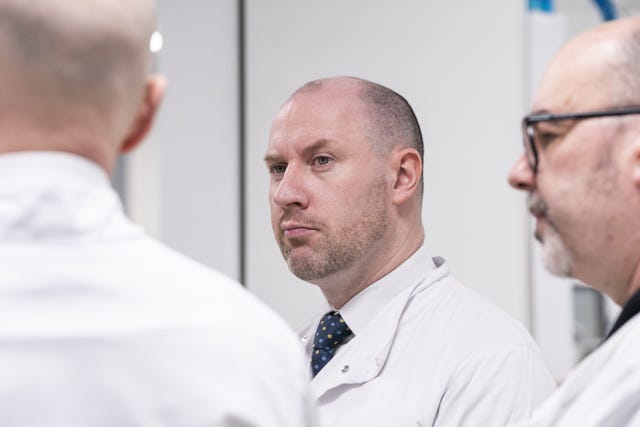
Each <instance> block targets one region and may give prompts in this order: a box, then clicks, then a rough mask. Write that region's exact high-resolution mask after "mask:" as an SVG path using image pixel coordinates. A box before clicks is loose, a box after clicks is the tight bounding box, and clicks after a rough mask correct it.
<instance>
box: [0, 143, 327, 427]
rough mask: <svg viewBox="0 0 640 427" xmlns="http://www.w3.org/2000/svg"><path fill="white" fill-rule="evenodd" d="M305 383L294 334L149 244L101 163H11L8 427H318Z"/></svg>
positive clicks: (2, 189) (1, 318)
mask: <svg viewBox="0 0 640 427" xmlns="http://www.w3.org/2000/svg"><path fill="white" fill-rule="evenodd" d="M213 197H215V196H213ZM214 220H215V219H214V218H212V221H214ZM308 378H309V374H308V370H307V367H306V365H305V364H304V355H303V352H302V349H301V348H300V344H299V342H298V340H297V339H296V337H295V334H294V333H293V332H291V331H290V330H289V329H288V327H287V326H286V325H285V324H284V322H283V321H281V320H280V319H279V318H278V317H277V316H275V315H274V314H272V312H271V311H269V310H268V309H266V308H265V307H264V306H263V305H262V304H261V303H260V302H259V301H258V300H257V299H255V298H254V297H252V296H251V295H249V294H248V293H247V292H246V291H245V290H244V289H243V288H242V287H241V286H239V285H238V284H237V283H235V282H233V281H232V280H230V279H227V278H226V277H224V276H222V275H221V274H218V273H216V272H214V271H211V270H209V269H208V268H205V267H204V266H201V265H199V264H197V263H196V262H194V261H191V260H189V259H187V258H186V257H183V256H181V255H179V254H178V253H176V252H174V251H172V250H171V249H169V248H167V247H165V246H163V245H162V244H160V243H158V242H157V241H154V240H152V239H150V238H148V237H146V236H145V235H144V233H143V232H142V230H141V229H140V228H138V227H136V226H134V225H132V224H131V223H130V222H129V221H128V220H127V219H126V218H125V216H124V215H123V212H122V208H121V205H120V202H119V199H118V197H117V194H116V193H115V192H114V191H113V190H112V189H111V187H110V184H109V180H108V178H107V176H106V175H105V174H104V172H103V171H102V170H101V169H99V168H98V167H97V166H96V165H95V164H93V163H91V162H89V161H87V160H84V159H83V158H80V157H76V156H73V155H69V154H63V153H50V152H25V153H16V154H8V155H0V420H1V421H0V424H1V425H2V426H3V427H45V426H46V427H98V426H100V427H102V426H104V427H133V426H136V427H169V426H175V427H178V426H179V427H190V426H194V427H195V426H198V427H199V426H270V427H282V426H288V427H300V426H307V425H315V423H314V422H313V421H312V417H313V416H314V415H313V414H314V409H313V408H312V404H311V403H310V402H311V400H310V399H308Z"/></svg>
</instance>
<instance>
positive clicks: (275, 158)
mask: <svg viewBox="0 0 640 427" xmlns="http://www.w3.org/2000/svg"><path fill="white" fill-rule="evenodd" d="M334 143H335V141H334V140H332V139H327V138H320V139H318V140H317V141H315V142H314V143H312V144H311V145H309V146H308V147H305V148H304V149H303V150H302V153H301V154H302V156H303V157H304V156H306V155H308V154H309V153H313V152H315V151H319V150H321V149H323V148H326V147H327V146H329V145H332V144H334ZM264 161H265V163H276V162H279V161H282V156H280V155H278V154H271V153H267V154H266V155H265V156H264Z"/></svg>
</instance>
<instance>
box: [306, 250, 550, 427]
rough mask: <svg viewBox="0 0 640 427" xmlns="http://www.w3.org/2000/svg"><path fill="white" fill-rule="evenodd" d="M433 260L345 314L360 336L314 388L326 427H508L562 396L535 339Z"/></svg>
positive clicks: (401, 272) (401, 271) (366, 294)
mask: <svg viewBox="0 0 640 427" xmlns="http://www.w3.org/2000/svg"><path fill="white" fill-rule="evenodd" d="M434 261H437V263H438V264H439V265H438V266H437V267H436V266H435V265H434ZM434 261H432V259H431V257H429V255H428V253H427V251H426V249H425V248H424V247H423V248H421V249H420V250H418V251H417V252H416V253H415V254H414V255H413V256H412V257H411V258H409V259H408V260H407V261H406V262H405V263H404V264H402V265H401V266H399V267H398V268H397V269H396V270H394V271H393V272H391V273H390V274H388V275H387V276H385V277H384V278H382V279H381V280H379V281H378V282H376V283H374V284H372V285H371V286H369V287H368V288H366V289H365V290H364V291H362V292H361V293H360V294H358V295H356V296H355V297H354V298H353V299H351V300H350V301H349V302H348V303H347V304H346V305H345V306H344V307H343V308H342V309H341V310H340V313H341V315H342V317H343V319H344V320H345V321H346V322H347V324H348V325H349V327H350V328H351V329H352V331H353V332H354V334H355V336H354V337H353V338H352V339H351V340H350V341H349V342H347V343H346V344H344V345H343V346H342V347H340V348H339V349H338V350H337V352H336V355H335V356H334V357H333V359H331V360H330V361H329V363H328V364H327V365H326V366H325V367H324V369H323V370H322V371H320V372H319V373H318V375H317V376H316V377H315V378H314V379H313V380H312V381H311V392H312V395H313V397H314V398H315V399H316V400H317V403H318V405H319V414H320V418H321V424H322V425H324V426H330V427H354V426H367V427H377V426H379V427H390V426H393V427H398V426H402V427H409V426H412V427H413V426H422V427H427V426H429V427H430V426H435V427H472V426H474V427H497V426H504V425H506V424H507V423H508V422H510V421H515V420H518V419H522V418H523V417H527V416H529V415H530V412H531V410H532V408H533V407H535V405H537V404H539V403H540V402H542V400H543V399H544V398H545V397H546V396H548V395H549V394H550V393H551V392H552V391H553V390H554V389H555V383H554V381H553V379H552V377H551V375H550V374H549V372H548V371H547V369H546V368H545V366H544V364H543V362H542V359H541V355H540V352H539V350H538V348H537V347H536V345H535V343H534V342H533V340H532V339H531V337H530V336H529V334H528V333H527V331H526V330H525V329H524V328H523V327H522V326H521V325H519V324H518V323H517V322H516V321H515V320H513V319H512V318H510V317H509V316H507V315H506V314H504V313H503V312H501V311H500V310H498V309H497V308H496V307H494V306H493V305H492V304H490V303H489V302H488V301H486V300H485V299H483V298H481V297H480V296H479V295H477V294H475V293H474V292H472V291H471V290H470V289H468V288H466V287H464V286H463V285H461V284H460V283H458V282H457V281H456V280H455V279H453V278H452V277H451V276H450V275H449V272H448V268H447V266H446V265H445V264H444V261H443V260H442V259H434ZM319 317H321V316H319ZM318 320H319V318H318V319H316V320H314V322H312V324H311V325H310V326H309V328H308V329H307V330H306V331H304V332H303V338H302V339H303V343H304V344H305V345H306V347H305V348H306V352H307V357H308V358H310V355H311V349H312V341H313V335H314V333H315V328H316V325H317V321H318Z"/></svg>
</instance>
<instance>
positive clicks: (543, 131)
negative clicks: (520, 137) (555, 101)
mask: <svg viewBox="0 0 640 427" xmlns="http://www.w3.org/2000/svg"><path fill="white" fill-rule="evenodd" d="M561 135H562V132H560V131H559V129H557V128H556V127H554V126H549V125H546V126H545V125H539V126H537V127H535V128H534V132H533V138H534V142H535V144H536V146H537V147H540V148H544V147H546V146H548V145H550V144H551V143H553V142H554V141H556V140H557V139H558V138H560V136H561Z"/></svg>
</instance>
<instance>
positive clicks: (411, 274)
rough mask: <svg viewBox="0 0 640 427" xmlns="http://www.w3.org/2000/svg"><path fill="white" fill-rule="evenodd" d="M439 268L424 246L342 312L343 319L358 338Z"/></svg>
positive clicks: (350, 301)
mask: <svg viewBox="0 0 640 427" xmlns="http://www.w3.org/2000/svg"><path fill="white" fill-rule="evenodd" d="M435 268H436V265H435V264H434V261H433V259H432V258H431V256H430V255H429V252H428V250H427V248H426V246H425V245H424V244H423V245H422V246H421V247H420V248H419V249H418V250H417V251H415V252H414V253H413V255H411V256H410V257H409V258H408V259H407V260H406V261H405V262H403V263H402V264H400V265H399V266H398V267H396V268H395V269H394V270H393V271H391V272H390V273H389V274H387V275H386V276H384V277H382V278H381V279H380V280H378V281H377V282H374V283H372V284H371V285H369V286H367V287H366V288H365V289H363V290H362V291H360V293H358V294H357V295H355V296H354V297H353V298H351V299H350V300H349V301H348V302H347V303H346V304H345V305H344V306H343V307H342V308H341V309H340V310H339V311H340V315H341V316H342V318H343V319H344V321H345V322H347V325H349V328H351V330H352V331H353V333H354V335H358V332H360V331H362V330H363V329H364V328H365V327H366V326H367V324H368V323H369V321H370V320H371V319H372V318H373V317H374V316H375V315H376V314H377V313H378V312H379V311H380V310H381V309H382V308H383V307H384V306H385V305H386V304H387V303H388V302H389V301H391V300H392V299H393V297H395V296H396V295H398V294H399V293H400V292H402V291H403V290H404V289H406V288H408V287H410V286H414V285H415V284H416V283H418V282H419V281H420V280H421V279H422V278H424V274H425V272H426V271H430V270H433V269H435Z"/></svg>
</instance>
